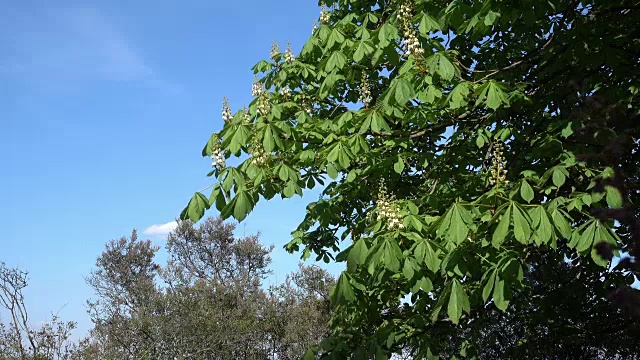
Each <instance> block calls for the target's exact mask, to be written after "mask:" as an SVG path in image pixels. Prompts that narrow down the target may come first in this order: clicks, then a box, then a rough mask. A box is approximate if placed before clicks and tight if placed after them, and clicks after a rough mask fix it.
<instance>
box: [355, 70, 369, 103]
mask: <svg viewBox="0 0 640 360" xmlns="http://www.w3.org/2000/svg"><path fill="white" fill-rule="evenodd" d="M358 90H359V92H360V97H359V100H360V101H362V103H363V104H364V107H366V108H368V107H369V104H370V103H371V100H372V98H371V89H370V86H369V81H367V74H365V73H364V72H363V73H362V80H360V88H359V89H358Z"/></svg>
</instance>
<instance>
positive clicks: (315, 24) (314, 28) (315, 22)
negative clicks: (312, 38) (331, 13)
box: [311, 20, 318, 35]
mask: <svg viewBox="0 0 640 360" xmlns="http://www.w3.org/2000/svg"><path fill="white" fill-rule="evenodd" d="M316 30H318V21H317V20H313V27H312V28H311V35H313V34H314V33H315V32H316Z"/></svg>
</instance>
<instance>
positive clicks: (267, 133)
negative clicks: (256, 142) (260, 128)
mask: <svg viewBox="0 0 640 360" xmlns="http://www.w3.org/2000/svg"><path fill="white" fill-rule="evenodd" d="M262 145H263V146H264V150H265V151H266V152H272V151H273V150H274V149H275V147H276V141H275V136H274V133H273V129H272V127H271V126H265V128H264V138H263V139H262Z"/></svg>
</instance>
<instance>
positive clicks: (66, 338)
mask: <svg viewBox="0 0 640 360" xmlns="http://www.w3.org/2000/svg"><path fill="white" fill-rule="evenodd" d="M27 285H28V273H27V272H26V271H22V270H20V269H18V268H10V267H7V266H6V264H5V263H4V262H0V310H2V309H4V310H5V311H0V315H1V314H2V313H3V312H4V313H8V317H9V322H8V324H5V323H4V322H2V317H0V359H2V360H9V359H21V360H27V359H29V360H54V359H55V360H65V359H69V358H70V356H71V354H72V349H73V346H72V343H71V341H70V337H71V331H72V330H73V329H75V327H76V323H75V322H72V321H70V322H64V321H62V320H61V319H60V318H59V316H58V315H57V314H54V315H52V317H51V319H50V320H48V321H46V322H44V323H42V324H41V325H40V326H34V325H33V324H32V320H31V319H30V318H29V312H28V310H27V306H26V303H25V297H24V293H23V290H24V289H25V288H26V287H27Z"/></svg>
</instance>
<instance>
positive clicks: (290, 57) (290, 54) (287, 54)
mask: <svg viewBox="0 0 640 360" xmlns="http://www.w3.org/2000/svg"><path fill="white" fill-rule="evenodd" d="M284 60H285V61H286V62H289V63H292V62H294V61H295V60H296V57H295V56H294V55H293V50H292V49H291V41H287V50H286V51H285V53H284Z"/></svg>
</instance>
